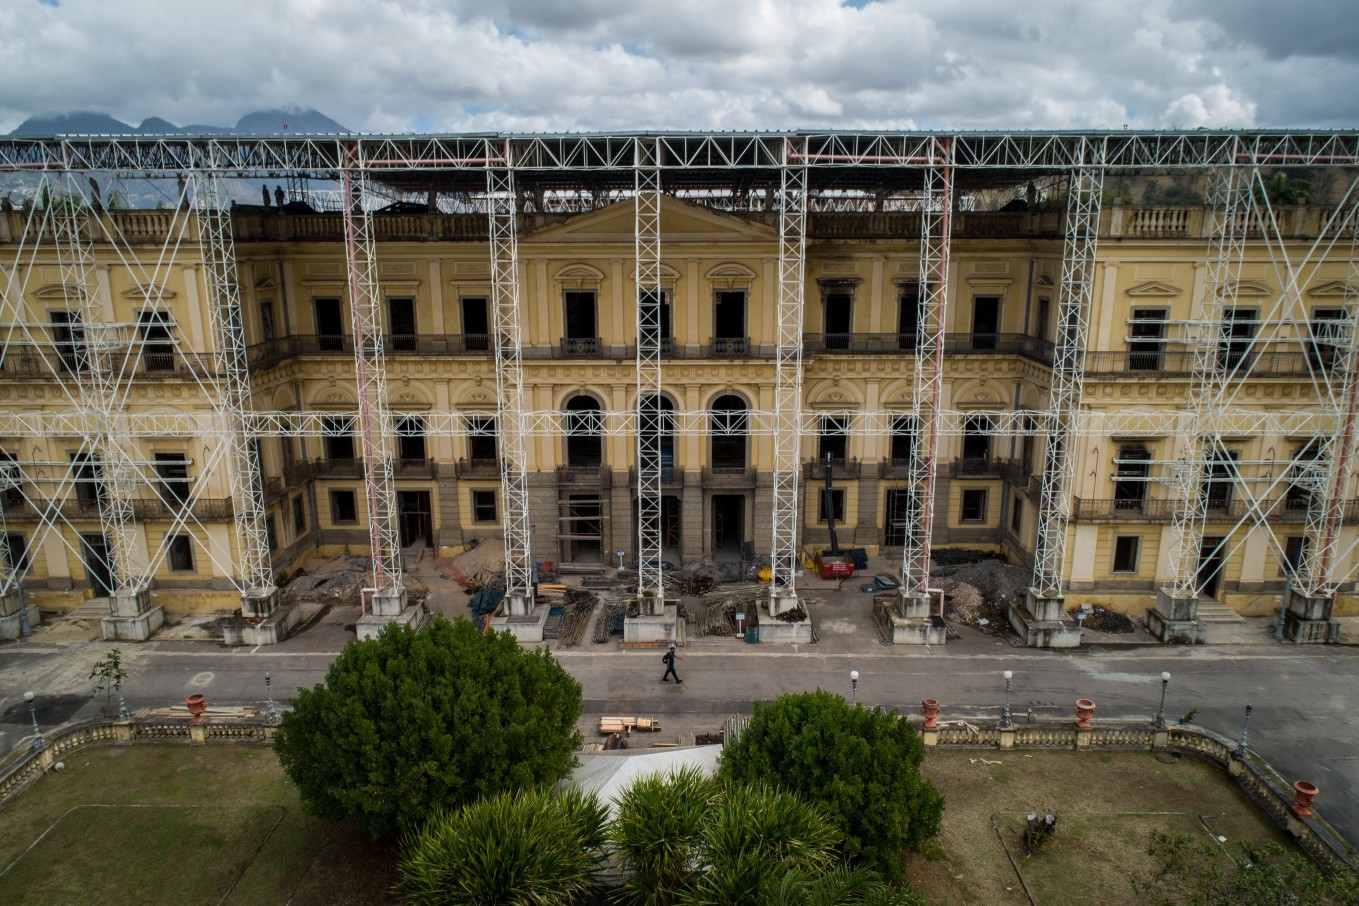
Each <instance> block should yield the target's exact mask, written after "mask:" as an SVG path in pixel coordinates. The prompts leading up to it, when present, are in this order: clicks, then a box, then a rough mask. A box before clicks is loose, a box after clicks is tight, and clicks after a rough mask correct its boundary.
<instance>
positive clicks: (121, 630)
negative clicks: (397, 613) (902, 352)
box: [102, 606, 165, 642]
mask: <svg viewBox="0 0 1359 906" xmlns="http://www.w3.org/2000/svg"><path fill="white" fill-rule="evenodd" d="M164 624H165V608H163V607H159V606H157V607H152V608H150V609H149V610H145V611H143V612H142V613H139V614H137V615H136V616H130V617H125V616H116V615H115V616H111V617H104V619H103V622H102V626H103V629H104V640H105V641H108V642H113V641H128V642H145V641H146V640H147V639H149V638H151V634H152V633H153V632H155V631H156V630H157V629H159V628H160V627H161V626H163V625H164Z"/></svg>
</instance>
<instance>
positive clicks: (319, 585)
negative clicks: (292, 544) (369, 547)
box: [279, 557, 429, 607]
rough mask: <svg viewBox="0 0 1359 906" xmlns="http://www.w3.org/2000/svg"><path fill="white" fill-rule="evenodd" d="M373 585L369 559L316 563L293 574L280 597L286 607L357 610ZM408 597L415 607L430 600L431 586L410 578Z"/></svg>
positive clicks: (316, 560) (322, 560)
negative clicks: (301, 606)
mask: <svg viewBox="0 0 1359 906" xmlns="http://www.w3.org/2000/svg"><path fill="white" fill-rule="evenodd" d="M372 584H373V561H372V559H371V558H369V557H326V558H324V559H312V560H311V561H310V562H309V563H308V564H307V567H306V569H300V570H298V571H297V572H295V573H293V575H292V576H291V578H290V579H289V580H288V584H287V585H285V586H284V587H283V590H282V591H281V592H280V593H279V597H280V600H281V601H282V602H283V603H284V604H289V605H290V604H330V605H338V606H342V607H343V606H352V607H357V606H358V605H359V603H360V594H361V592H362V590H363V589H365V588H368V587H370V586H371V585H372ZM405 587H406V596H407V598H408V599H409V600H410V602H411V603H413V604H415V603H419V602H421V601H423V600H425V599H426V598H428V597H429V586H428V585H425V584H424V583H422V582H418V581H416V580H414V579H412V578H410V577H409V576H407V577H406V580H405Z"/></svg>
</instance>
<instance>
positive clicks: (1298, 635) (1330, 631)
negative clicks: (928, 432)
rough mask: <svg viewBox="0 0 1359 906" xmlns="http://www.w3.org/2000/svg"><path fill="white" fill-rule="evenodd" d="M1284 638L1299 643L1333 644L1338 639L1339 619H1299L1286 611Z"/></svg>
mask: <svg viewBox="0 0 1359 906" xmlns="http://www.w3.org/2000/svg"><path fill="white" fill-rule="evenodd" d="M1284 638H1286V639H1288V640H1289V641H1290V642H1297V643H1298V644H1299V645H1334V644H1337V643H1338V642H1339V641H1340V621H1339V620H1301V619H1298V618H1297V617H1296V616H1294V615H1293V614H1292V613H1286V614H1284Z"/></svg>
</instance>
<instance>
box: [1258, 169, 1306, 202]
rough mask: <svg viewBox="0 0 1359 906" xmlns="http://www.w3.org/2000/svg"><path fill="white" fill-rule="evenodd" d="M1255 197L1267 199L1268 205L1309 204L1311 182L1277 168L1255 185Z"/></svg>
mask: <svg viewBox="0 0 1359 906" xmlns="http://www.w3.org/2000/svg"><path fill="white" fill-rule="evenodd" d="M1255 197H1256V198H1257V199H1258V200H1263V201H1268V202H1269V204H1270V207H1275V206H1277V205H1287V204H1311V203H1312V184H1311V183H1310V182H1309V181H1307V180H1305V179H1294V178H1293V177H1291V176H1289V175H1288V172H1287V171H1286V170H1277V171H1275V173H1274V175H1273V176H1271V177H1270V178H1269V179H1267V180H1263V181H1262V182H1260V183H1259V184H1258V185H1257V186H1256V187H1255Z"/></svg>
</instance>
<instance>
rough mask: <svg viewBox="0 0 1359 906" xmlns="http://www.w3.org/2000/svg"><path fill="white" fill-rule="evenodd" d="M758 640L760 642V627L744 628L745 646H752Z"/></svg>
mask: <svg viewBox="0 0 1359 906" xmlns="http://www.w3.org/2000/svg"><path fill="white" fill-rule="evenodd" d="M759 640H760V627H758V626H747V627H746V644H747V645H754V644H755V643H756V642H758V641H759Z"/></svg>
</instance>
